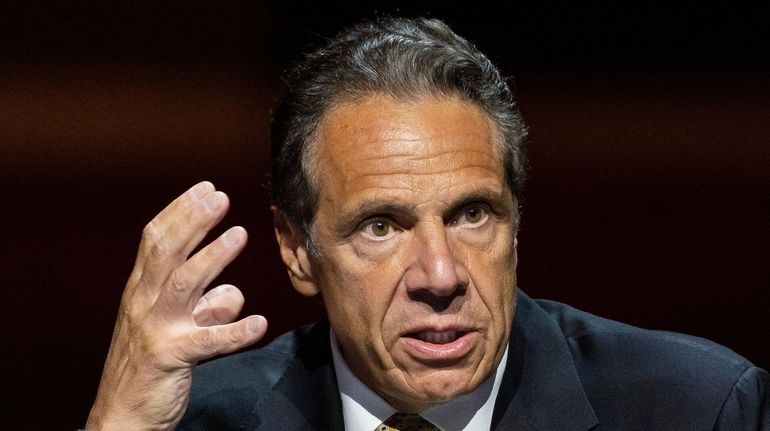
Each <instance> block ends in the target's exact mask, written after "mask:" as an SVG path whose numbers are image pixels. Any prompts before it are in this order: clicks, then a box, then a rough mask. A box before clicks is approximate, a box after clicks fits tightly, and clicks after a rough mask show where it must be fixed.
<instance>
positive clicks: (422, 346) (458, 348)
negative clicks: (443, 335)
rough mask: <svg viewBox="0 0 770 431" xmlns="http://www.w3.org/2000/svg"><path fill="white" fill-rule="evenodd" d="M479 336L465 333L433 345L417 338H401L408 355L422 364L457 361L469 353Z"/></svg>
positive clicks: (473, 333) (474, 333)
mask: <svg viewBox="0 0 770 431" xmlns="http://www.w3.org/2000/svg"><path fill="white" fill-rule="evenodd" d="M478 337H479V334H478V333H476V332H467V333H465V334H463V335H462V336H461V337H460V338H458V339H456V340H454V341H452V342H451V343H446V344H433V343H428V342H426V341H422V340H418V339H417V338H411V337H403V338H401V340H402V341H404V343H405V344H406V346H407V350H408V352H409V354H411V355H412V356H413V357H415V358H416V359H417V360H420V361H423V362H440V361H444V362H446V361H457V360H459V359H462V358H463V357H465V356H466V355H467V354H468V352H470V351H471V349H472V348H473V346H474V345H475V344H476V341H477V339H478Z"/></svg>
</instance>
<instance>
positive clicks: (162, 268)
mask: <svg viewBox="0 0 770 431" xmlns="http://www.w3.org/2000/svg"><path fill="white" fill-rule="evenodd" d="M228 206H229V201H228V198H227V196H226V195H225V194H224V193H222V192H220V191H217V190H216V189H215V188H214V185H213V184H211V183H209V182H203V183H200V184H197V185H196V186H194V187H192V188H191V189H190V190H188V191H187V192H185V193H184V194H183V195H181V196H180V197H178V198H177V199H176V200H175V201H174V202H172V203H171V204H170V205H169V206H168V207H166V209H164V210H163V211H162V212H161V213H160V214H158V216H157V217H155V218H154V219H153V220H152V221H151V222H150V223H149V224H147V226H146V227H145V228H144V232H143V234H142V242H141V244H140V245H139V253H138V255H137V258H136V264H135V265H134V269H133V271H132V273H131V276H130V278H129V280H128V283H126V288H125V290H124V292H123V298H122V300H121V305H120V310H119V312H118V318H117V323H116V325H115V331H114V332H113V336H112V342H111V344H110V350H109V353H108V355H107V360H106V362H105V365H104V371H103V373H102V380H101V383H100V385H99V392H98V394H97V397H96V401H95V402H94V405H93V407H92V408H91V413H90V415H89V417H88V422H87V424H86V429H88V430H111V429H115V430H127V429H144V430H155V429H158V430H159V429H174V427H175V426H176V424H177V423H178V422H179V420H180V419H181V417H182V414H184V411H185V407H186V405H187V399H188V395H189V392H190V383H191V374H192V370H193V368H194V367H195V365H196V364H197V363H198V362H199V361H201V360H203V359H206V358H210V357H212V356H215V355H220V354H223V353H230V352H232V351H235V350H238V349H239V348H241V347H245V346H247V345H250V344H253V343H255V342H256V341H258V340H259V339H260V338H261V337H262V336H263V335H264V333H265V331H266V329H267V322H266V320H265V319H264V317H261V316H249V317H246V318H244V319H241V320H239V321H238V322H234V323H230V322H233V320H235V318H236V317H237V316H238V313H239V312H240V310H241V307H242V306H243V295H242V294H241V293H240V291H239V290H238V289H237V288H235V287H234V286H230V285H222V286H218V287H216V288H214V289H211V290H209V291H208V292H206V294H205V295H204V294H203V290H204V288H205V287H206V286H207V285H208V284H209V283H211V281H212V280H213V279H214V278H215V277H216V276H217V275H218V274H219V273H220V272H221V271H222V269H224V267H225V266H226V265H227V264H229V263H230V262H231V261H232V260H233V259H235V257H236V256H237V255H238V254H239V253H240V252H241V250H242V249H243V247H244V245H245V244H246V231H245V230H244V229H243V228H241V227H233V228H231V229H229V230H227V231H226V232H225V233H224V234H222V235H221V236H220V237H219V238H217V239H216V240H214V241H213V242H212V243H211V244H208V245H207V246H206V247H204V248H203V249H202V250H201V251H199V252H198V253H196V254H195V255H193V256H190V254H191V253H192V251H193V250H194V249H195V248H196V246H197V245H198V244H199V243H200V242H201V241H202V240H203V238H204V236H205V235H206V233H207V232H208V231H209V230H210V229H211V228H212V227H214V225H216V224H217V223H218V222H219V221H220V220H221V219H222V217H224V215H225V213H226V212H227V208H228Z"/></svg>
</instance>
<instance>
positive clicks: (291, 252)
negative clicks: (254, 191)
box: [270, 205, 319, 296]
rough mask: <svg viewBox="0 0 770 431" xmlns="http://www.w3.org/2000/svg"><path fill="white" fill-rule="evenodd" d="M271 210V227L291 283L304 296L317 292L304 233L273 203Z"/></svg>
mask: <svg viewBox="0 0 770 431" xmlns="http://www.w3.org/2000/svg"><path fill="white" fill-rule="evenodd" d="M270 210H271V211H272V212H273V229H275V239H276V240H277V241H278V247H279V249H280V251H281V259H283V263H284V265H286V270H287V272H288V273H289V279H290V280H291V284H292V285H294V289H296V290H297V292H299V293H301V294H303V295H305V296H314V295H316V294H318V292H319V290H318V286H317V284H316V282H315V278H314V277H313V271H312V267H311V265H310V259H309V257H308V250H307V247H306V245H305V241H304V233H303V232H302V230H301V229H300V228H299V227H297V226H296V225H295V224H294V223H293V222H292V221H291V220H290V219H289V217H288V216H286V214H285V213H284V212H283V211H281V210H280V209H278V208H277V207H276V206H275V205H272V206H271V207H270Z"/></svg>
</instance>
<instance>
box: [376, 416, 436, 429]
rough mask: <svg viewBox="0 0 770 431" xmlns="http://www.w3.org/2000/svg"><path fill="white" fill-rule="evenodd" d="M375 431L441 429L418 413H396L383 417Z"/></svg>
mask: <svg viewBox="0 0 770 431" xmlns="http://www.w3.org/2000/svg"><path fill="white" fill-rule="evenodd" d="M375 431H441V428H439V427H437V426H436V425H433V424H432V423H430V422H428V421H427V420H426V419H425V418H423V417H422V416H420V415H415V414H408V413H396V414H394V415H393V416H391V417H389V418H387V419H385V422H383V423H382V424H381V425H380V426H378V427H377V429H376V430H375Z"/></svg>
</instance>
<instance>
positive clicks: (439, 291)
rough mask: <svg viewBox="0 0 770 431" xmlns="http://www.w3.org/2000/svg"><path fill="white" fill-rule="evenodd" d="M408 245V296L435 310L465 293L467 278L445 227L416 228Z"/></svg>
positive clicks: (439, 225)
mask: <svg viewBox="0 0 770 431" xmlns="http://www.w3.org/2000/svg"><path fill="white" fill-rule="evenodd" d="M437 224H438V223H437ZM411 242H412V244H410V246H411V247H410V254H409V257H408V259H409V261H408V265H409V266H408V268H407V270H406V273H405V274H404V282H405V284H406V289H407V293H408V294H409V296H410V297H411V298H412V299H413V300H417V301H420V302H424V303H427V304H429V305H430V306H431V307H433V308H434V309H437V310H443V309H446V308H447V307H449V305H450V304H451V303H452V301H453V300H454V299H455V298H456V297H457V296H459V295H462V294H464V293H465V290H466V288H467V286H468V283H469V275H468V271H467V269H466V268H465V266H464V264H463V263H462V262H461V261H460V260H459V259H458V258H457V256H456V255H455V251H456V250H454V247H452V245H451V244H450V242H449V238H448V237H447V232H446V229H445V226H444V224H443V223H441V224H438V226H425V227H422V228H415V235H414V237H413V238H412V240H411Z"/></svg>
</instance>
